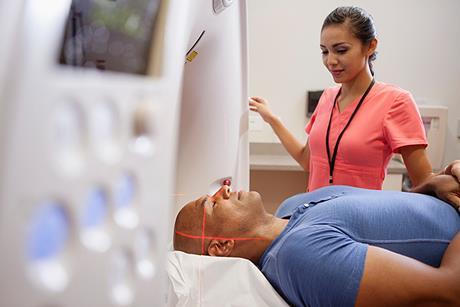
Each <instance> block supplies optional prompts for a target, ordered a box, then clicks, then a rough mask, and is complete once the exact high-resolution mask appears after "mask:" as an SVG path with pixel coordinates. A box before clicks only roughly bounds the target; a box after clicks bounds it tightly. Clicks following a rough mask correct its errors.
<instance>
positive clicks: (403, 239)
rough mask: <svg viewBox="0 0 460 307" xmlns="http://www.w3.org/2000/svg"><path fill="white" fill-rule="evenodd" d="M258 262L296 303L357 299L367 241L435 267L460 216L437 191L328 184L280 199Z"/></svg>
mask: <svg viewBox="0 0 460 307" xmlns="http://www.w3.org/2000/svg"><path fill="white" fill-rule="evenodd" d="M276 216H278V217H281V218H289V217H290V220H289V223H288V224H287V226H286V228H285V229H284V230H283V232H282V233H281V234H280V236H279V237H278V238H276V239H275V240H274V241H273V242H272V244H271V245H270V246H269V247H268V248H267V250H266V251H265V253H264V254H263V255H262V258H261V259H260V262H259V268H260V269H261V271H262V272H263V273H264V274H265V276H266V277H267V279H268V280H269V281H270V283H271V284H272V285H273V286H274V288H275V289H276V290H277V291H278V292H279V293H280V294H281V295H282V296H283V297H284V298H285V300H286V301H287V302H288V303H290V304H291V305H294V306H312V307H313V306H354V305H355V300H356V297H357V294H358V290H359V284H360V281H361V277H362V274H363V271H364V261H365V258H366V252H367V247H368V245H373V246H379V247H382V248H385V249H387V250H391V251H394V252H396V253H399V254H402V255H406V256H408V257H411V258H414V259H417V260H419V261H422V262H424V263H426V264H429V265H432V266H439V265H440V263H441V258H442V255H443V254H444V251H445V249H446V248H447V246H448V244H449V241H450V240H451V239H452V238H453V237H454V236H455V234H456V233H457V232H458V231H460V218H459V215H458V213H457V212H456V211H455V209H454V208H452V207H451V206H450V205H448V204H446V203H444V202H442V201H440V200H439V199H436V198H434V197H431V196H428V195H422V194H416V193H404V192H396V191H375V190H364V189H359V188H353V187H345V186H331V187H325V188H322V189H319V190H316V191H314V192H311V193H305V194H299V195H296V196H293V197H291V198H289V199H287V200H286V201H284V202H283V203H282V204H281V206H280V208H279V209H278V211H277V213H276Z"/></svg>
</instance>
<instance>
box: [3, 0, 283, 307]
mask: <svg viewBox="0 0 460 307" xmlns="http://www.w3.org/2000/svg"><path fill="white" fill-rule="evenodd" d="M0 17H1V27H0V37H1V39H2V41H3V42H4V43H3V44H1V45H0V116H1V120H0V244H1V246H2V250H3V254H2V262H1V263H0V273H1V276H2V277H1V278H2V282H1V285H0V305H1V306H15V307H20V306H27V307H33V306H97V307H101V306H163V305H166V304H170V305H171V304H173V303H171V302H170V303H168V301H169V296H168V291H167V289H168V287H171V286H168V282H167V280H168V277H167V273H166V270H165V266H166V263H167V257H168V246H170V244H171V235H172V224H173V219H174V216H175V213H176V212H177V210H178V209H179V208H180V207H181V206H182V205H183V204H184V202H186V201H188V200H190V199H192V198H194V197H195V196H197V195H201V194H206V193H212V192H213V191H215V190H217V189H218V187H219V186H220V185H222V184H223V183H224V182H225V183H228V184H231V186H232V188H234V189H247V188H248V176H249V170H248V167H249V161H248V135H247V132H248V124H247V118H248V108H247V45H246V41H247V39H246V4H245V1H243V0H240V1H238V0H234V1H233V0H193V1H189V0H118V1H111V0H42V1H32V0H17V1H1V2H0ZM270 291H274V290H273V289H271V290H270Z"/></svg>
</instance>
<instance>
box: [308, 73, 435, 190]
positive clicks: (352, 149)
mask: <svg viewBox="0 0 460 307" xmlns="http://www.w3.org/2000/svg"><path fill="white" fill-rule="evenodd" d="M339 89H340V87H333V88H329V89H326V90H325V91H324V92H323V94H322V96H321V98H320V100H319V102H318V106H317V107H316V109H315V111H314V113H313V115H312V117H311V119H310V121H309V122H308V124H307V126H306V127H305V131H306V132H307V134H309V146H310V175H309V182H308V190H309V191H313V190H316V189H318V188H321V187H323V186H327V185H330V183H329V163H328V157H327V151H326V132H327V126H328V123H329V118H330V114H331V111H332V107H333V105H334V99H335V97H336V95H337V93H338V91H339ZM360 99H361V97H358V98H357V99H356V100H355V101H353V102H352V103H351V104H350V105H348V106H347V107H346V108H345V109H344V110H342V112H340V111H339V108H338V104H336V106H335V108H334V110H333V115H332V120H331V128H330V135H329V146H330V147H329V150H330V153H331V156H332V153H333V152H334V147H335V144H336V141H337V138H338V136H339V134H340V133H341V132H342V130H343V128H344V127H345V125H346V124H347V122H348V120H349V119H350V116H351V114H352V113H353V111H354V109H355V108H356V106H357V104H358V103H359V100H360ZM409 145H424V146H427V140H426V134H425V129H424V127H423V122H422V119H421V117H420V113H419V111H418V108H417V106H416V104H415V101H414V99H413V97H412V95H411V94H410V93H409V92H407V91H405V90H402V89H400V88H398V87H396V86H394V85H390V84H385V83H382V82H376V83H375V84H374V86H373V87H372V89H371V90H370V92H369V94H368V95H367V97H366V99H365V100H364V101H363V103H362V105H361V107H360V108H359V110H358V111H357V113H356V115H355V117H354V118H353V120H352V121H351V123H350V125H349V126H348V128H347V129H346V130H345V132H344V134H343V136H342V139H341V141H340V143H339V146H338V151H337V157H336V160H335V166H334V173H333V184H334V185H348V186H354V187H359V188H366V189H375V190H380V189H382V184H383V179H384V178H385V174H386V169H387V166H388V163H389V162H390V159H391V157H392V155H393V153H399V149H400V148H401V147H404V146H409Z"/></svg>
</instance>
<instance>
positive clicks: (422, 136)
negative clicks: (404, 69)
mask: <svg viewBox="0 0 460 307" xmlns="http://www.w3.org/2000/svg"><path fill="white" fill-rule="evenodd" d="M383 133H384V135H385V138H386V139H387V141H388V143H389V144H390V147H391V150H392V152H394V153H398V152H399V149H400V148H401V147H404V146H409V145H424V146H427V145H428V143H427V139H426V133H425V128H424V127H423V122H422V119H421V117H420V113H419V111H418V108H417V105H416V104H415V101H414V99H413V97H412V95H411V94H410V93H408V92H402V93H401V94H399V95H398V96H397V97H396V99H395V100H394V102H393V103H392V105H391V106H390V108H389V110H388V112H387V114H386V115H385V118H384V122H383Z"/></svg>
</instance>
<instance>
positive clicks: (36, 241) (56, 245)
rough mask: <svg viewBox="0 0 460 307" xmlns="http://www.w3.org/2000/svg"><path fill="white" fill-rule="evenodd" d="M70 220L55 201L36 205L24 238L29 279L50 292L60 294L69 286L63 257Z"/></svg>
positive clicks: (67, 239)
mask: <svg viewBox="0 0 460 307" xmlns="http://www.w3.org/2000/svg"><path fill="white" fill-rule="evenodd" d="M69 235H70V221H69V218H68V216H67V213H66V210H65V209H64V207H63V206H62V205H61V204H59V203H57V202H46V203H43V204H39V205H38V210H37V211H36V212H35V214H34V215H33V216H32V218H31V220H30V222H29V227H28V232H27V238H26V250H27V260H28V266H29V270H30V276H31V278H32V280H33V281H34V282H35V283H36V284H38V285H39V286H42V287H44V288H45V289H48V290H51V291H62V290H63V289H64V288H65V287H66V286H67V284H68V272H67V270H66V268H65V267H64V265H63V263H62V255H63V253H64V251H65V248H66V246H67V244H68V241H69Z"/></svg>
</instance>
